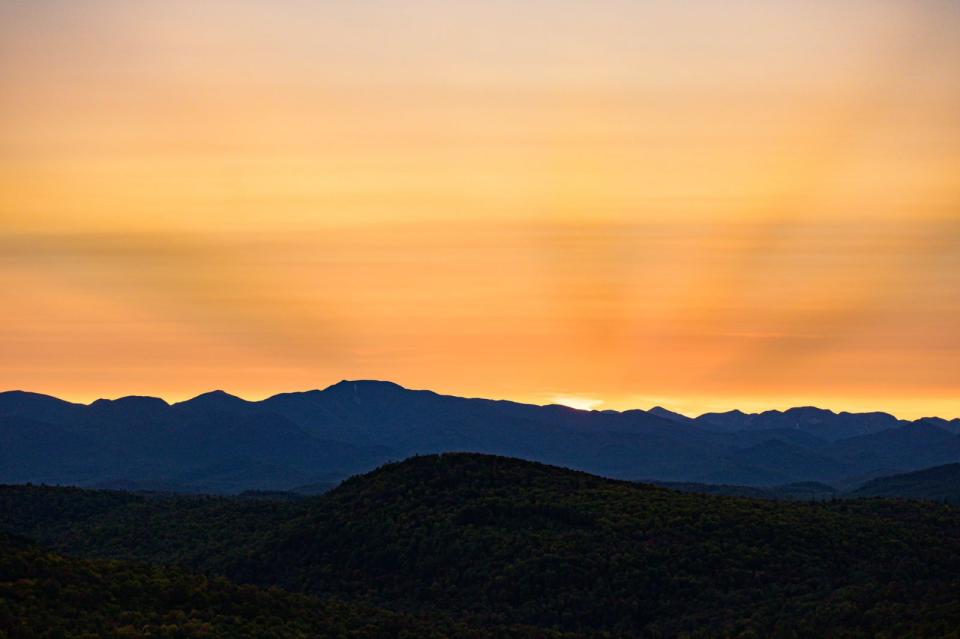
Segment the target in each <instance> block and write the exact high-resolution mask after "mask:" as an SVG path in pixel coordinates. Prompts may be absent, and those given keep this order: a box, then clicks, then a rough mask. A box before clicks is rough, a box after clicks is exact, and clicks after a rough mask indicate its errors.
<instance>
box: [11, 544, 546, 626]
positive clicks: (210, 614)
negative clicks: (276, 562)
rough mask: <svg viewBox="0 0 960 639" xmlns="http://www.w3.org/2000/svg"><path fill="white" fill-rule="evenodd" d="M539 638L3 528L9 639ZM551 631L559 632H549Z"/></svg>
mask: <svg viewBox="0 0 960 639" xmlns="http://www.w3.org/2000/svg"><path fill="white" fill-rule="evenodd" d="M451 636H455V637H465V638H470V639H484V638H486V637H516V638H518V639H519V638H528V639H534V637H543V636H544V633H543V631H541V630H533V629H523V628H502V627H501V628H496V629H485V630H480V629H476V628H469V627H467V626H465V625H463V624H458V623H453V622H451V621H449V620H448V619H444V618H440V617H434V618H427V617H423V616H420V617H416V616H413V615H405V614H397V613H392V612H389V611H386V610H381V609H376V608H372V607H370V606H363V605H352V604H347V603H343V602H333V601H319V600H317V599H316V598H313V597H307V596H303V595H297V594H293V593H289V592H285V591H283V590H280V589H279V588H257V587H255V586H241V585H237V584H234V583H231V582H229V581H227V580H226V579H223V578H207V577H204V576H201V575H195V574H190V573H187V572H184V571H182V570H178V569H176V568H170V567H164V566H149V565H146V564H140V563H132V562H122V561H105V560H89V559H71V558H67V557H63V556H61V555H58V554H56V553H52V552H50V551H47V550H44V549H42V548H39V547H37V546H34V545H31V544H29V543H25V542H24V541H22V540H19V539H15V538H12V537H10V536H7V535H2V534H0V637H4V639H42V638H47V637H49V638H54V637H57V638H64V639H67V638H74V637H75V638H77V639H81V638H83V639H94V638H107V639H133V638H139V637H142V638H146V637H154V638H168V639H175V638H176V639H180V638H188V637H197V638H200V637H206V638H209V639H235V638H237V637H249V638H251V639H253V638H256V639H269V638H271V637H274V638H276V639H307V638H331V639H335V638H336V639H340V638H344V639H345V638H347V637H350V638H356V639H384V638H395V639H401V638H405V637H411V638H412V637H424V638H428V639H441V638H443V637H451ZM548 636H554V635H552V634H548Z"/></svg>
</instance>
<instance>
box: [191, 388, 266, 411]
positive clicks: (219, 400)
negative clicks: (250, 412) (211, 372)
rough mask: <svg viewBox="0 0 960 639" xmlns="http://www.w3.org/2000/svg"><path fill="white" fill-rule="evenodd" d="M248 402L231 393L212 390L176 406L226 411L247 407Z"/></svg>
mask: <svg viewBox="0 0 960 639" xmlns="http://www.w3.org/2000/svg"><path fill="white" fill-rule="evenodd" d="M249 403H250V402H248V401H247V400H245V399H243V398H241V397H237V396H236V395H231V394H230V393H228V392H226V391H222V390H212V391H208V392H206V393H201V394H200V395H197V396H196V397H193V398H191V399H188V400H186V401H183V402H177V403H176V404H174V405H175V406H185V407H190V408H204V409H212V410H225V409H229V408H234V407H239V406H245V405H247V404H249Z"/></svg>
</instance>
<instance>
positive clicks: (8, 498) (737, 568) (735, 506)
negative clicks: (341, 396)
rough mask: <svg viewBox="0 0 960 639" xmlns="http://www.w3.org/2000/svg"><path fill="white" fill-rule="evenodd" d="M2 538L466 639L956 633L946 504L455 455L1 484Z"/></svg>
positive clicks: (959, 580)
mask: <svg viewBox="0 0 960 639" xmlns="http://www.w3.org/2000/svg"><path fill="white" fill-rule="evenodd" d="M71 504H72V505H73V506H72V507H71V506H70V505H71ZM0 522H2V525H5V526H7V527H8V529H10V531H11V532H14V533H18V534H22V535H26V536H29V537H32V538H33V539H36V540H39V541H40V542H42V543H44V544H47V545H49V546H52V547H54V548H56V549H57V550H58V551H60V552H64V553H67V554H73V555H78V556H85V557H112V558H125V559H139V560H146V561H151V562H157V563H174V564H180V565H183V566H185V567H188V568H192V569H196V570H199V571H202V572H205V573H208V574H224V575H226V576H228V577H229V578H231V579H233V580H235V581H239V582H249V583H255V584H258V585H260V586H267V585H279V586H281V587H283V588H284V589H287V590H290V591H295V592H302V593H306V594H310V595H312V596H317V597H320V598H329V597H335V598H337V599H339V600H346V601H349V602H363V603H364V604H367V605H373V606H376V607H380V608H386V609H390V610H393V611H396V612H401V613H411V614H415V615H429V616H434V615H436V616H438V618H450V619H453V620H455V621H456V622H458V623H464V624H469V625H470V626H471V627H491V626H497V625H504V624H507V625H515V624H521V625H524V626H532V627H534V628H539V629H541V630H543V631H547V630H554V631H567V632H572V633H575V634H577V635H582V636H589V635H593V634H595V633H608V634H609V635H610V636H618V637H619V636H631V637H632V636H650V637H674V636H683V635H687V636H691V637H715V636H744V637H747V636H753V637H823V636H851V637H882V636H888V637H893V636H930V637H949V636H954V637H956V636H958V635H957V632H958V629H960V600H958V598H957V597H956V593H957V592H960V537H958V536H957V534H956V531H957V530H960V511H958V510H957V509H956V508H953V507H950V506H945V505H940V504H932V503H919V502H892V501H884V500H872V499H869V500H856V501H838V502H818V503H791V502H774V501H766V500H753V499H746V498H734V497H716V496H707V495H701V494H688V493H679V492H675V491H672V490H667V489H663V488H658V487H653V486H649V485H637V484H633V483H628V482H621V481H613V480H607V479H603V478H599V477H596V476H592V475H588V474H585V473H580V472H575V471H570V470H566V469H562V468H557V467H552V466H546V465H542V464H536V463H532V462H524V461H520V460H516V459H509V458H503V457H494V456H486V455H476V454H444V455H431V456H423V457H416V458H412V459H409V460H407V461H404V462H401V463H396V464H390V465H387V466H384V467H381V468H379V469H377V470H376V471H374V472H371V473H368V474H366V475H362V476H358V477H355V478H352V479H350V480H348V481H346V482H344V483H343V484H342V485H341V486H339V487H338V488H336V489H335V490H333V491H331V492H330V493H328V494H325V495H322V496H319V497H314V498H305V499H301V500H296V501H289V500H281V501H271V500H268V499H259V500H241V499H228V498H162V499H149V498H145V497H137V496H130V495H124V494H118V493H102V492H96V491H83V490H76V489H56V488H42V487H6V488H4V489H2V490H0ZM951 633H952V634H951Z"/></svg>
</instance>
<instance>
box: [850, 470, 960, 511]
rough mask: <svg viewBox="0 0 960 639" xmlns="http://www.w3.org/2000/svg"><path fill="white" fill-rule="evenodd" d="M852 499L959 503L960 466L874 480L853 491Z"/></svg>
mask: <svg viewBox="0 0 960 639" xmlns="http://www.w3.org/2000/svg"><path fill="white" fill-rule="evenodd" d="M850 496H852V497H897V498H901V499H929V500H934V501H947V502H951V503H954V504H960V464H946V465H944V466H936V467H934V468H927V469H924V470H919V471H916V472H913V473H903V474H901V475H891V476H888V477H880V478H877V479H873V480H871V481H868V482H867V483H865V484H864V485H863V486H860V487H859V488H857V489H855V490H853V491H851V492H850Z"/></svg>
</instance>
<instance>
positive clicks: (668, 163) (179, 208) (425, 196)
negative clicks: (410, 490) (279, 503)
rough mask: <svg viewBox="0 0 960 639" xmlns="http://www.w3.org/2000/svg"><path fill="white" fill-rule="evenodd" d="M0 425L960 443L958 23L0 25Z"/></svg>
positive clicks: (637, 5) (453, 0) (235, 15)
mask: <svg viewBox="0 0 960 639" xmlns="http://www.w3.org/2000/svg"><path fill="white" fill-rule="evenodd" d="M0 295H2V300H3V311H2V314H0V390H6V389H15V388H19V389H25V390H33V391H38V392H45V393H51V394H55V395H58V396H61V397H64V398H67V399H73V400H83V401H89V400H92V399H95V398H97V397H116V396H119V395H127V394H149V395H159V396H163V397H165V398H166V399H168V400H171V401H172V400H178V399H184V398H187V397H190V396H193V395H196V394H199V393H201V392H204V391H207V390H210V389H213V388H223V389H225V390H227V391H229V392H232V393H235V394H238V395H241V396H244V397H247V398H251V399H255V398H262V397H265V396H268V395H271V394H273V393H277V392H281V391H291V390H305V389H310V388H317V387H320V388H322V387H325V386H327V385H329V384H331V383H334V382H336V381H338V380H340V379H342V378H347V379H357V378H375V379H389V380H393V381H396V382H398V383H401V384H403V385H405V386H408V387H412V388H430V389H433V390H437V391H440V392H446V393H451V394H458V395H471V396H485V397H495V398H509V399H515V400H520V401H530V402H535V403H548V402H552V401H562V402H565V403H571V404H575V405H581V406H592V407H596V408H616V409H622V408H632V407H638V408H648V407H650V406H652V405H654V404H661V405H663V406H666V407H667V408H671V409H674V410H679V411H682V412H686V413H689V414H697V413H700V412H704V411H708V410H727V409H731V408H741V409H744V410H757V409H766V408H785V407H788V406H791V405H798V404H816V405H821V406H824V407H828V408H833V409H836V410H841V409H846V410H864V409H869V410H887V411H890V412H893V413H895V414H897V415H900V416H903V417H919V416H922V415H932V414H937V415H941V416H944V417H958V416H960V3H957V2H954V1H950V0H943V1H929V0H902V1H895V2H894V1H883V0H870V1H867V0H848V1H844V2H835V1H827V0H768V1H765V2H759V1H736V0H734V1H731V2H715V1H713V0H702V1H682V0H680V1H672V2H668V1H666V0H663V1H658V0H649V1H647V2H639V1H633V2H627V1H625V0H589V1H583V2H571V1H565V0H552V1H549V2H547V1H540V0H525V1H517V0H513V1H509V2H508V1H498V0H494V1H486V2H465V1H461V0H437V1H435V2H404V1H399V0H398V1H395V2H383V1H373V0H355V1H350V2H347V1H339V0H332V1H329V2H308V1H306V0H270V1H267V0H262V1H260V0H234V1H232V2H226V1H206V2H181V1H177V0H164V1H162V2H160V1H153V0H149V1H148V0H140V1H136V2H131V1H130V0H117V1H110V0H103V1H82V0H30V1H15V0H0Z"/></svg>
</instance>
